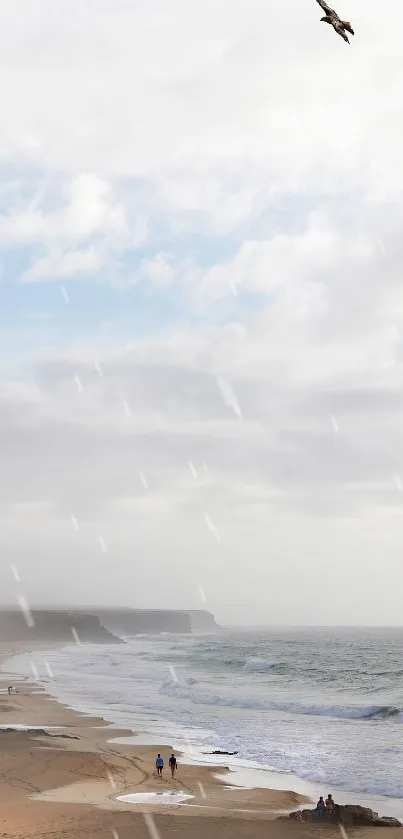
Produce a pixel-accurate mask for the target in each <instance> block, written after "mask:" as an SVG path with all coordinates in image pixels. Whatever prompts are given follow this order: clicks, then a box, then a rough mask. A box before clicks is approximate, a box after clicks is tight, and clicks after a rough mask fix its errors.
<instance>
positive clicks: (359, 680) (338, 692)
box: [7, 628, 403, 816]
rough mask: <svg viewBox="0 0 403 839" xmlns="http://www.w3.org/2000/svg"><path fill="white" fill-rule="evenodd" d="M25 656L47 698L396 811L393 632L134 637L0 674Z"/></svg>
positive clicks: (399, 710)
mask: <svg viewBox="0 0 403 839" xmlns="http://www.w3.org/2000/svg"><path fill="white" fill-rule="evenodd" d="M31 663H33V664H34V665H35V667H36V668H37V670H38V673H39V678H40V680H41V681H43V683H44V686H45V687H46V690H48V691H49V692H50V693H51V694H53V695H54V696H56V697H58V698H60V699H63V700H64V701H65V702H66V703H67V704H68V705H71V706H72V707H74V708H76V709H79V710H83V711H86V712H88V713H91V714H99V715H101V716H104V717H105V718H106V719H107V720H109V721H110V722H112V723H114V724H118V725H119V726H122V727H125V728H129V729H131V730H132V731H134V732H141V734H142V735H143V737H145V740H147V736H146V735H148V736H149V737H150V738H152V739H150V742H154V741H155V742H158V740H159V742H166V743H173V744H174V745H175V747H176V748H178V749H179V748H182V750H184V751H185V752H186V753H188V754H189V753H190V754H192V755H193V758H194V757H195V756H196V758H199V759H200V758H201V759H203V760H205V761H208V760H210V761H211V760H216V759H215V758H211V757H210V758H209V757H207V756H206V752H211V751H213V750H214V749H220V750H226V751H230V752H234V751H236V752H238V755H237V756H236V757H235V758H228V757H226V758H225V763H226V764H227V765H228V763H229V762H231V763H232V764H233V765H234V766H235V767H238V769H239V768H241V767H244V768H246V769H249V770H252V769H254V770H259V769H260V770H264V771H265V772H267V773H271V772H275V773H277V777H278V774H279V773H280V775H284V776H285V777H284V788H286V789H293V788H295V784H293V778H298V779H302V780H305V781H310V782H314V783H315V784H316V785H318V784H319V785H321V789H322V792H323V793H327V792H328V791H329V790H333V791H334V790H335V791H336V796H337V790H344V791H348V792H349V793H354V794H355V795H354V799H353V800H355V801H356V802H357V803H360V802H361V803H362V799H363V797H364V799H365V803H367V800H368V797H371V796H372V797H378V796H383V797H388V798H389V800H392V799H394V800H399V801H400V802H401V805H400V813H399V815H400V816H403V772H402V768H403V629H381V630H380V629H354V630H353V629H333V628H332V629H290V630H285V629H270V630H267V629H265V630H260V631H257V630H256V631H244V630H243V631H240V630H233V631H221V632H219V633H217V634H214V635H212V634H209V635H193V636H190V635H180V636H177V635H175V636H174V635H159V636H136V637H135V638H131V639H127V643H126V644H124V645H119V646H110V645H108V646H90V645H81V646H80V645H75V646H74V647H67V648H64V649H61V650H52V651H49V652H48V653H42V652H41V653H40V654H38V653H35V654H29V655H22V656H18V657H16V658H14V659H12V660H10V661H9V662H7V671H8V672H10V671H11V670H12V671H14V672H19V673H24V674H28V675H31ZM49 668H50V672H51V673H52V676H53V678H50V675H49ZM27 722H29V721H27ZM267 778H268V781H270V775H269V774H268V775H267ZM266 785H267V786H270V782H268V783H267V784H266ZM328 787H329V790H328ZM385 803H386V802H385ZM384 810H385V807H384ZM387 810H388V812H389V813H392V812H394V813H396V807H395V808H394V810H393V808H392V809H391V808H390V807H388V808H387ZM383 814H388V813H387V812H384V813H383Z"/></svg>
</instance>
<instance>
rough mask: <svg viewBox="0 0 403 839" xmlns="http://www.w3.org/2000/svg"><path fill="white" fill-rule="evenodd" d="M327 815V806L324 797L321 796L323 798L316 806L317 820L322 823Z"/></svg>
mask: <svg viewBox="0 0 403 839" xmlns="http://www.w3.org/2000/svg"><path fill="white" fill-rule="evenodd" d="M325 815H326V805H325V802H324V800H323V795H321V797H320V799H319V801H318V803H317V805H316V818H317V819H318V820H319V821H322V819H324V818H325Z"/></svg>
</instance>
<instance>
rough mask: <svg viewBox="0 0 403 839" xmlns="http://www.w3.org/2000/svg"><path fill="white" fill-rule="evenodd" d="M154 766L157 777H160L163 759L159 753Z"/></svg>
mask: <svg viewBox="0 0 403 839" xmlns="http://www.w3.org/2000/svg"><path fill="white" fill-rule="evenodd" d="M155 765H156V767H157V775H160V776H161V777H162V770H163V768H164V758H163V757H161V755H160V753H159V752H158V754H157V760H156V761H155Z"/></svg>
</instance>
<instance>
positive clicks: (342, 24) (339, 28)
mask: <svg viewBox="0 0 403 839" xmlns="http://www.w3.org/2000/svg"><path fill="white" fill-rule="evenodd" d="M316 2H317V3H319V6H321V8H322V9H323V11H324V12H326V15H325V17H321V20H324V21H325V23H330V25H331V26H333V29H334V31H335V32H337V34H338V35H340V36H341V37H342V38H343V40H344V41H346V43H347V44H349V43H350V41H349V40H348V38H347V35H346V32H345V30H347V32H350V34H351V35H354V29H353V27H352V26H351V23H349V22H348V20H341V19H340V18H339V16H338V14H336V12H335V11H334V10H333V9H331V8H330V6H328V5H327V3H326V2H325V0H316Z"/></svg>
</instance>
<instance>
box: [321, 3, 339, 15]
mask: <svg viewBox="0 0 403 839" xmlns="http://www.w3.org/2000/svg"><path fill="white" fill-rule="evenodd" d="M316 2H317V3H319V6H321V7H322V9H323V11H324V12H326V14H327V15H331V16H332V17H337V18H338V17H339V16H338V14H337V12H335V11H334V9H331V8H330V6H328V5H327V3H326V2H325V0H316Z"/></svg>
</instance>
